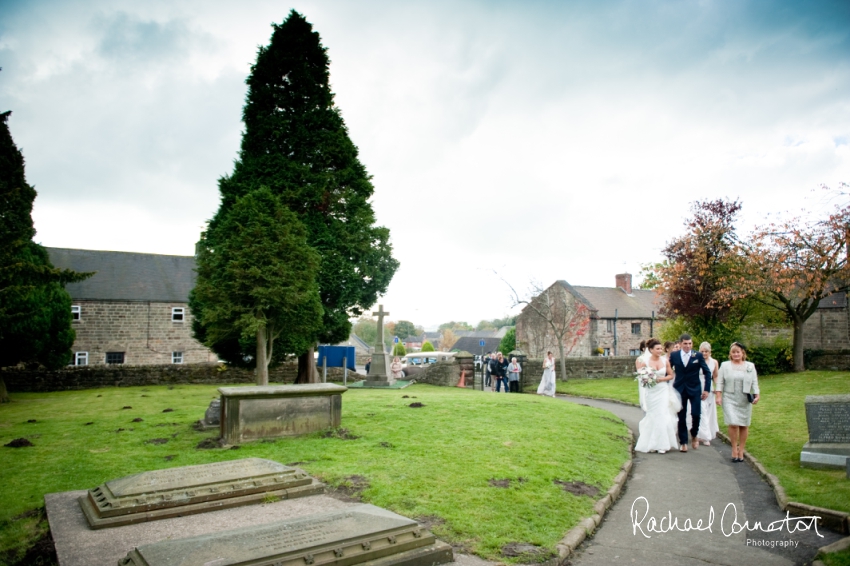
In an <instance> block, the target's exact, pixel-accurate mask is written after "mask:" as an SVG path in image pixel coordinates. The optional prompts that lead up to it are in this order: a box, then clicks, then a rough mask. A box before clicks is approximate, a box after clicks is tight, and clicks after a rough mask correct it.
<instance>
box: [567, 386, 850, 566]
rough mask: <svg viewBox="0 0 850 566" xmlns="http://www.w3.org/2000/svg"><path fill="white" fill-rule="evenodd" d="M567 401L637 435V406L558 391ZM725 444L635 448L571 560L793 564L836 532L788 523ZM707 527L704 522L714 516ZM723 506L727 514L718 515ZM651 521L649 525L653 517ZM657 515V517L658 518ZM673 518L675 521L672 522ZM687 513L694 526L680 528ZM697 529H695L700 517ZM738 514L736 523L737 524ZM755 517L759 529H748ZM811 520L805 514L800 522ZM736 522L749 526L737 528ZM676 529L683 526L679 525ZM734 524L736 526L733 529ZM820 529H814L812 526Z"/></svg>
mask: <svg viewBox="0 0 850 566" xmlns="http://www.w3.org/2000/svg"><path fill="white" fill-rule="evenodd" d="M559 398H563V399H564V400H566V401H569V402H572V403H579V404H582V405H589V406H592V407H598V408H601V409H605V410H607V411H610V412H611V413H613V414H614V415H616V416H618V417H620V418H621V419H623V421H624V422H625V423H626V425H627V426H628V427H629V428H630V429H631V430H632V431H633V432H634V433H635V437H636V438H637V435H638V422H639V421H640V419H641V418H643V411H641V410H640V409H639V408H637V407H632V406H629V405H621V404H619V403H611V402H607V401H597V400H591V399H580V398H576V397H560V396H559ZM731 458H732V453H731V449H730V447H729V445H728V444H726V443H724V442H723V441H722V440H720V439H717V440H714V441H712V443H711V446H700V447H699V449H698V450H694V449H693V448H689V450H688V452H687V453H684V454H683V453H680V452H678V451H674V452H668V453H667V454H643V453H640V452H636V453H635V460H634V466H633V468H632V475H631V477H630V478H629V479H628V481H627V482H626V487H625V489H624V490H623V493H622V495H621V496H620V499H619V500H617V502H616V503H615V504H614V506H613V507H611V509H609V510H608V512H607V513H606V514H605V517H604V519H603V521H602V523H601V524H600V525H599V528H597V530H596V531H595V533H594V534H593V536H592V537H589V538H588V539H586V540H585V542H584V543H583V544H582V545H581V546H580V547H579V548H578V550H577V551H576V553H575V554H574V555H573V556H571V557H570V563H571V564H573V565H574V566H596V565H608V564H652V565H653V566H667V565H670V566H673V565H675V566H690V565H694V566H696V565H700V566H705V565H707V564H724V565H730V566H732V565H737V564H747V565H748V566H757V565H762V564H764V565H774V564H775V565H791V564H811V563H812V561H813V560H814V557H815V555H816V554H817V549H818V548H820V547H822V546H826V545H828V544H831V543H833V542H835V541H837V540H840V539H841V538H843V537H842V535H839V534H837V533H834V532H832V531H829V530H826V529H822V528H818V529H817V533H816V531H815V527H814V526H812V527H811V528H810V529H809V530H800V528H801V527H803V526H804V525H802V524H800V525H799V526H798V522H797V521H796V520H794V519H793V517H792V520H791V521H790V522H788V523H786V524H782V523H776V524H774V529H778V528H779V527H782V528H781V530H774V532H764V531H765V530H768V526H767V525H769V524H770V523H772V522H774V521H782V520H783V519H785V518H786V514H785V512H783V511H780V509H779V506H778V505H777V503H776V499H775V497H774V495H773V490H772V489H771V488H770V486H768V484H767V483H765V482H764V481H763V480H762V479H761V477H760V476H759V475H758V474H757V473H756V472H755V471H754V470H753V469H752V468H750V467H749V465H748V464H747V463H745V462H741V463H732V462H731ZM712 509H713V523H712V525H711V528H710V530H709V529H708V527H707V525H708V523H709V520H710V518H711V516H712ZM724 512H725V516H724ZM653 518H654V521H655V531H661V530H664V531H667V532H653V531H652V530H651V525H652V523H653V521H652V519H653ZM662 519H663V521H662ZM671 519H672V521H673V523H674V525H675V524H676V523H677V524H678V529H677V528H676V527H675V526H674V527H673V529H672V530H670V528H669V525H670V523H671ZM687 520H690V525H691V526H693V527H694V528H693V530H689V531H688V530H686V528H687V526H688V524H686V521H687ZM700 520H701V521H702V529H703V530H701V531H700V530H696V527H697V524H698V521H700ZM736 522H737V524H738V527H736V526H735V523H736ZM756 522H760V523H761V529H756V530H749V529H752V528H753V526H754V524H755V523H756ZM809 524H811V521H806V522H805V526H808V525H809ZM741 525H748V527H749V528H744V529H741V528H740V526H741ZM680 529H681V530H680ZM733 531H734V532H733ZM818 533H819V534H818Z"/></svg>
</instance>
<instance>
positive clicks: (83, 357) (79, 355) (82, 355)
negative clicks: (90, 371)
mask: <svg viewBox="0 0 850 566" xmlns="http://www.w3.org/2000/svg"><path fill="white" fill-rule="evenodd" d="M80 362H82V363H80ZM73 365H75V366H87V365H89V353H88V352H74V364H73Z"/></svg>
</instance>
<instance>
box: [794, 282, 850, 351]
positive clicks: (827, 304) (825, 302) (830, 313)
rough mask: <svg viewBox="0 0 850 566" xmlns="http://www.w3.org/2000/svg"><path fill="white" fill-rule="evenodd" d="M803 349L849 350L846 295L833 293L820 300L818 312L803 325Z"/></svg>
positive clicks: (849, 335)
mask: <svg viewBox="0 0 850 566" xmlns="http://www.w3.org/2000/svg"><path fill="white" fill-rule="evenodd" d="M803 347H804V348H806V349H807V350H847V349H850V317H848V316H847V293H843V292H842V293H834V294H832V295H830V296H828V297H824V298H823V299H821V301H820V303H819V304H818V310H816V311H815V313H814V314H813V315H812V316H810V317H809V319H808V320H807V321H806V323H805V325H803Z"/></svg>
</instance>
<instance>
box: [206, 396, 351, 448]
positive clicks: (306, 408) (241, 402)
mask: <svg viewBox="0 0 850 566" xmlns="http://www.w3.org/2000/svg"><path fill="white" fill-rule="evenodd" d="M347 390H348V388H347V387H343V386H341V385H335V384H333V383H309V384H303V385H275V386H256V387H219V389H218V391H219V393H221V436H222V438H223V439H224V441H225V442H226V443H227V444H240V443H242V442H248V441H251V440H257V439H260V438H275V437H280V436H297V435H300V434H308V433H311V432H316V431H319V430H326V429H329V428H336V427H338V426H339V425H340V419H341V415H342V394H343V393H345V392H346V391H347Z"/></svg>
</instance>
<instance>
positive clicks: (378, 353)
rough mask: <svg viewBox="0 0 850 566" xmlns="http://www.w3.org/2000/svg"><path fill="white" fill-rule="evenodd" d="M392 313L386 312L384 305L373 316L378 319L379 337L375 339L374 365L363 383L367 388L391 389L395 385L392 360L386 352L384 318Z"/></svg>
mask: <svg viewBox="0 0 850 566" xmlns="http://www.w3.org/2000/svg"><path fill="white" fill-rule="evenodd" d="M389 314H390V313H389V312H387V311H385V310H384V305H378V310H377V311H375V312H373V313H372V315H373V316H377V317H378V337H377V338H376V339H375V353H374V354H372V365H371V366H369V374H368V375H367V376H366V380H365V382H364V383H363V385H364V386H366V387H389V386H391V385H392V384H393V383H395V379H393V376H392V372H391V371H390V358H389V356H388V355H387V353H386V351H385V350H384V317H385V316H387V315H389Z"/></svg>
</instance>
